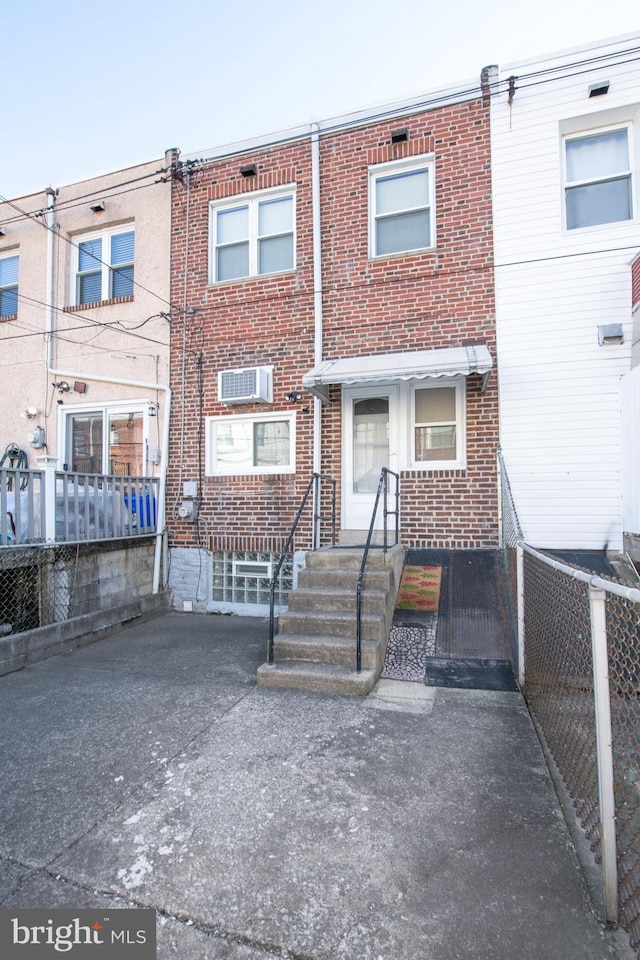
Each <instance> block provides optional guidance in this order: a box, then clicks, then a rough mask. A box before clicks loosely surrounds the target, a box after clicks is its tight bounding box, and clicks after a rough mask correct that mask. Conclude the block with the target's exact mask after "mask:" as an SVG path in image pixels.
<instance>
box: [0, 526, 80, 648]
mask: <svg viewBox="0 0 640 960" xmlns="http://www.w3.org/2000/svg"><path fill="white" fill-rule="evenodd" d="M77 553H78V546H77V545H73V544H69V545H65V544H62V545H60V546H54V545H51V546H45V545H37V546H36V545H34V546H29V547H16V548H15V549H12V548H4V549H3V550H0V638H1V637H3V636H5V637H6V636H9V635H11V634H14V633H22V632H23V631H25V630H34V629H36V628H37V627H43V626H46V625H47V624H50V623H59V622H61V621H63V620H68V619H70V618H71V617H72V616H73V601H74V590H75V581H76V569H77Z"/></svg>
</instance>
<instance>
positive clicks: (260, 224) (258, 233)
mask: <svg viewBox="0 0 640 960" xmlns="http://www.w3.org/2000/svg"><path fill="white" fill-rule="evenodd" d="M294 266H295V193H294V191H293V190H286V191H278V192H277V193H273V192H272V193H267V194H265V193H260V194H256V195H255V196H251V197H248V198H247V197H237V198H236V199H235V200H232V201H230V202H225V203H223V204H220V203H213V204H212V205H211V258H210V280H211V283H222V282H223V281H225V280H239V279H242V278H244V277H259V276H263V275H264V274H268V273H280V272H281V271H284V270H293V269H294Z"/></svg>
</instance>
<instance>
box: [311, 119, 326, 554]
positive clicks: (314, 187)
mask: <svg viewBox="0 0 640 960" xmlns="http://www.w3.org/2000/svg"><path fill="white" fill-rule="evenodd" d="M311 206H312V236H313V318H314V344H313V351H314V354H313V365H314V367H317V366H318V364H320V363H322V346H323V343H322V341H323V315H322V232H321V230H322V224H321V220H320V124H319V123H315V124H313V127H312V133H311ZM321 466H322V401H321V400H320V398H319V397H314V398H313V471H314V473H317V474H320V473H321V472H322V470H321ZM316 489H317V487H316ZM319 496H320V493H319V491H317V492H316V493H314V505H313V515H314V525H313V531H312V538H313V546H319V538H320V520H319V518H318V514H319V512H320V504H319V503H317V502H316V499H319Z"/></svg>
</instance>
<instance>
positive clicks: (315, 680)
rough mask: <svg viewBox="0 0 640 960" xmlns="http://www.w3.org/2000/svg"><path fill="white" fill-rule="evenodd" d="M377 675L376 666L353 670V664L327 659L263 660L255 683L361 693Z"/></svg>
mask: <svg viewBox="0 0 640 960" xmlns="http://www.w3.org/2000/svg"><path fill="white" fill-rule="evenodd" d="M377 678H378V672H377V671H376V670H365V669H363V670H362V671H361V672H360V673H356V671H355V669H354V668H350V667H344V666H340V665H338V664H330V663H308V662H300V661H292V660H285V661H282V662H279V663H278V662H276V663H274V664H268V663H263V664H262V666H261V667H259V668H258V685H259V686H261V687H284V688H288V689H293V690H312V691H315V692H316V693H337V694H351V695H354V696H362V697H364V696H366V695H367V694H368V693H370V692H371V690H372V689H373V687H374V686H375V682H376V680H377Z"/></svg>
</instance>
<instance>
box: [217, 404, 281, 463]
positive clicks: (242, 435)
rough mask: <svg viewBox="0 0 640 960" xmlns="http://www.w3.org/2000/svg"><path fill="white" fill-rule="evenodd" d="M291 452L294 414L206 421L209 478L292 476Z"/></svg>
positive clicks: (234, 417) (231, 417)
mask: <svg viewBox="0 0 640 960" xmlns="http://www.w3.org/2000/svg"><path fill="white" fill-rule="evenodd" d="M294 451H295V418H294V414H288V413H283V414H255V415H253V416H249V417H239V416H237V417H236V416H224V417H209V418H208V429H207V473H208V475H209V476H216V475H234V474H251V473H255V474H260V473H293V471H294V469H295V454H294Z"/></svg>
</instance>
